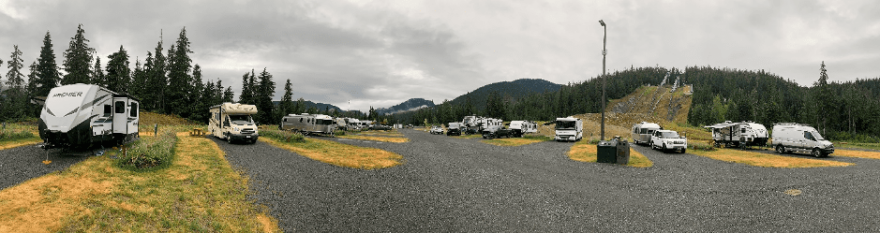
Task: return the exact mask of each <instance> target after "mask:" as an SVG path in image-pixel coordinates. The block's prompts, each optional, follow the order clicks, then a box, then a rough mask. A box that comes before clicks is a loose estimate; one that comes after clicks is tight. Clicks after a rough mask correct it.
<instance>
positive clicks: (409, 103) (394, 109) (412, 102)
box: [376, 98, 435, 115]
mask: <svg viewBox="0 0 880 233" xmlns="http://www.w3.org/2000/svg"><path fill="white" fill-rule="evenodd" d="M434 106H435V105H434V101H430V100H426V99H422V98H412V99H408V100H406V101H404V102H403V103H400V104H398V105H394V106H391V107H390V108H379V109H376V112H377V113H379V115H385V114H391V113H402V112H406V111H413V110H417V109H419V108H430V107H434Z"/></svg>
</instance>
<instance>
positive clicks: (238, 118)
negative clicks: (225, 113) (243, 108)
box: [229, 115, 254, 125]
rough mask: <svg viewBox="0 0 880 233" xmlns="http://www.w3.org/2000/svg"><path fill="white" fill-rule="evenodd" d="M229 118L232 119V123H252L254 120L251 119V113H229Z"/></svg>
mask: <svg viewBox="0 0 880 233" xmlns="http://www.w3.org/2000/svg"><path fill="white" fill-rule="evenodd" d="M229 120H230V121H232V123H233V124H237V125H243V124H253V123H254V120H253V119H251V115H229Z"/></svg>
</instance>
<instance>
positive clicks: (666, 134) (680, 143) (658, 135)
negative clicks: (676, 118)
mask: <svg viewBox="0 0 880 233" xmlns="http://www.w3.org/2000/svg"><path fill="white" fill-rule="evenodd" d="M650 144H651V149H660V150H663V151H667V150H679V149H680V150H681V153H682V154H684V153H685V152H686V151H687V144H688V143H687V138H684V137H681V136H678V133H677V132H675V131H672V130H657V131H654V134H652V135H651V142H650Z"/></svg>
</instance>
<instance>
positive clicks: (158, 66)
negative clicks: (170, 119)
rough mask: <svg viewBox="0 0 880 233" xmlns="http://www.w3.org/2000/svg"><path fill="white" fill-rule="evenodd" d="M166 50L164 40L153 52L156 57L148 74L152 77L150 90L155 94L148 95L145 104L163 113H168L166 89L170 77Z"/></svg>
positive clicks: (150, 64)
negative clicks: (167, 71)
mask: <svg viewBox="0 0 880 233" xmlns="http://www.w3.org/2000/svg"><path fill="white" fill-rule="evenodd" d="M163 50H164V48H162V40H161V39H160V40H159V42H157V43H156V48H155V50H154V51H153V55H154V56H155V57H154V58H153V59H152V62H148V64H149V65H148V67H149V69H147V71H146V72H147V73H149V75H150V79H149V80H150V90H153V91H155V92H153V93H152V95H148V97H149V98H146V99H145V100H144V102H147V103H148V104H149V106H150V109H153V110H157V111H160V112H163V113H167V112H166V111H165V100H166V98H165V92H166V90H165V89H166V87H168V77H167V76H166V62H167V59H166V58H165V55H163V54H162V53H163V52H164V51H163ZM147 58H150V57H149V53H148V54H147Z"/></svg>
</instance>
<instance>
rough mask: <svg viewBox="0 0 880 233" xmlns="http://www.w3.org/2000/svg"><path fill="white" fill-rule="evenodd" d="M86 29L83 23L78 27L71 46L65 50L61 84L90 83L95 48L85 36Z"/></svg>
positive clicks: (71, 39)
mask: <svg viewBox="0 0 880 233" xmlns="http://www.w3.org/2000/svg"><path fill="white" fill-rule="evenodd" d="M85 33H86V31H85V30H83V28H82V24H80V25H79V26H78V27H77V28H76V35H74V36H73V37H71V38H70V45H69V46H70V47H68V48H67V50H66V51H64V62H63V63H62V65H63V66H64V72H67V74H65V75H64V79H62V80H61V85H67V84H74V83H90V76H91V71H90V70H89V69H90V68H91V67H90V64H91V63H92V54H93V53H94V52H95V49H93V48H90V47H89V44H88V42H89V40H88V39H86V37H85Z"/></svg>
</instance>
